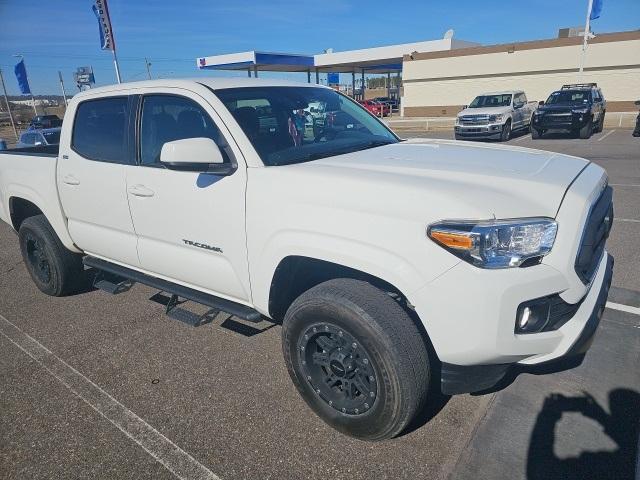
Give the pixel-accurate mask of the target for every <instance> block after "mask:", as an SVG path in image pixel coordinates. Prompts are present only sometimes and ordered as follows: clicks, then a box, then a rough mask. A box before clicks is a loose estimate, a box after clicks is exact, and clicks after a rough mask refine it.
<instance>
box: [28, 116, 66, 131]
mask: <svg viewBox="0 0 640 480" xmlns="http://www.w3.org/2000/svg"><path fill="white" fill-rule="evenodd" d="M61 126H62V120H61V119H60V117H58V116H57V115H37V116H35V117H33V118H32V119H31V122H30V123H29V128H30V129H35V130H39V129H41V128H56V127H61Z"/></svg>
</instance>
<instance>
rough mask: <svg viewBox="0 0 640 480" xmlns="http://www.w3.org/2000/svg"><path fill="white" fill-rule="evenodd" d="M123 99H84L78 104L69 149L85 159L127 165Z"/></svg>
mask: <svg viewBox="0 0 640 480" xmlns="http://www.w3.org/2000/svg"><path fill="white" fill-rule="evenodd" d="M127 117H128V99H127V97H108V98H100V99H96V100H87V101H85V102H82V103H81V104H80V105H78V110H77V111H76V117H75V120H74V123H73V137H72V140H71V147H72V148H73V150H74V151H75V152H76V153H78V154H80V155H82V156H83V157H85V158H87V159H89V160H97V161H100V162H110V163H129V162H128V155H127V149H126V142H127Z"/></svg>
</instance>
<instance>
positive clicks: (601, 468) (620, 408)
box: [527, 388, 640, 480]
mask: <svg viewBox="0 0 640 480" xmlns="http://www.w3.org/2000/svg"><path fill="white" fill-rule="evenodd" d="M568 412H577V413H580V414H582V416H583V417H585V418H588V419H591V420H593V421H595V422H597V423H599V424H600V426H601V427H602V430H603V432H604V433H605V434H606V435H607V436H609V437H610V438H611V440H613V442H615V444H616V446H617V448H616V449H615V450H613V451H603V450H600V451H582V452H581V453H580V454H579V455H578V456H576V457H568V458H559V457H558V456H557V455H556V453H555V451H554V443H555V440H556V435H558V436H561V435H562V433H563V432H562V431H559V426H558V422H559V421H560V419H561V418H562V415H563V414H564V413H568ZM639 421H640V393H638V392H636V391H635V390H630V389H626V388H617V389H614V390H611V391H610V392H609V413H607V411H606V410H605V409H604V408H603V407H602V406H601V405H600V404H598V402H597V401H596V400H595V399H594V398H593V397H592V396H591V395H590V394H588V393H584V394H583V395H579V396H571V397H568V396H564V395H561V394H552V395H549V396H547V397H546V398H545V400H544V404H543V407H542V410H541V411H540V413H539V414H538V417H537V419H536V422H535V425H534V427H533V431H532V433H531V441H530V442H529V451H528V457H527V478H528V480H543V479H544V480H547V479H555V478H558V479H563V480H573V479H575V480H578V479H580V480H591V479H593V480H596V479H598V480H600V479H616V480H625V479H629V480H632V479H633V478H634V475H635V473H634V472H635V468H636V461H637V460H636V455H637V453H638V433H639V430H640V428H639Z"/></svg>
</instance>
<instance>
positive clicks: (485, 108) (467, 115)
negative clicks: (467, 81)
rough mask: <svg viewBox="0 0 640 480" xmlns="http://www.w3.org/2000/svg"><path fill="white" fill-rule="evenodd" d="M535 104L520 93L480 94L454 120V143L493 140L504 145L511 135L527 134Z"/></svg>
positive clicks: (516, 91)
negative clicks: (458, 141) (519, 132)
mask: <svg viewBox="0 0 640 480" xmlns="http://www.w3.org/2000/svg"><path fill="white" fill-rule="evenodd" d="M535 110H536V102H529V101H527V96H526V95H525V93H524V92H523V91H522V90H510V91H504V92H492V93H483V94H482V95H478V96H477V97H476V98H474V99H473V101H472V102H471V103H470V104H469V106H468V107H465V108H464V109H463V110H462V111H461V112H459V113H458V115H457V116H456V124H455V127H454V131H455V137H456V140H466V139H474V138H475V139H479V138H482V139H497V140H500V141H501V142H506V141H507V140H509V139H510V138H511V133H512V132H515V131H521V130H526V131H529V128H530V127H531V117H532V116H533V112H534V111H535Z"/></svg>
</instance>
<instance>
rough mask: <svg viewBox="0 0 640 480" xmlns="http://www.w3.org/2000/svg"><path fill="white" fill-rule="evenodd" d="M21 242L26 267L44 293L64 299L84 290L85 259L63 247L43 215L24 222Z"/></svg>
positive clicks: (20, 233) (19, 235)
mask: <svg viewBox="0 0 640 480" xmlns="http://www.w3.org/2000/svg"><path fill="white" fill-rule="evenodd" d="M18 238H19V241H20V252H21V253H22V259H23V261H24V264H25V265H26V267H27V271H28V272H29V275H31V278H32V279H33V282H34V283H35V284H36V286H37V287H38V289H40V291H41V292H43V293H46V294H47V295H51V296H53V297H61V296H64V295H68V294H70V293H75V292H76V291H77V290H79V289H80V288H81V286H82V285H83V282H84V280H85V276H84V266H83V265H82V256H81V255H78V254H76V253H73V252H71V251H69V250H67V249H66V248H65V247H64V245H62V242H60V239H59V238H58V236H57V235H56V232H55V231H54V230H53V227H52V226H51V224H50V223H49V222H48V221H47V219H46V217H45V216H44V215H35V216H33V217H29V218H27V219H26V220H25V221H24V222H22V225H20V230H19V232H18Z"/></svg>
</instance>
